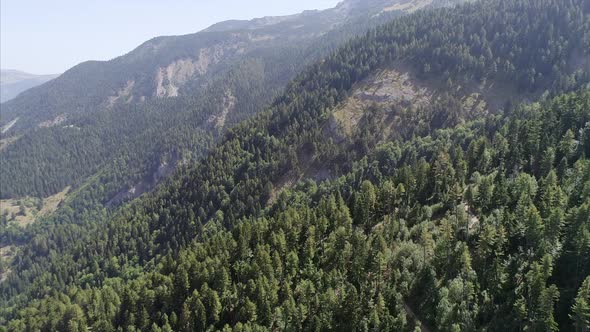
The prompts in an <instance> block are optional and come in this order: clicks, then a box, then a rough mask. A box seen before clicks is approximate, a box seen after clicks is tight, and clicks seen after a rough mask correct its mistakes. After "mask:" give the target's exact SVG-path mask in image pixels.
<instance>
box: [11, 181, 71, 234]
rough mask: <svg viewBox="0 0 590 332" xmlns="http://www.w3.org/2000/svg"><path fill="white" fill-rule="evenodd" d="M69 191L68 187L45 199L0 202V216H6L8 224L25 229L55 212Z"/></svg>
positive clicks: (33, 198)
mask: <svg viewBox="0 0 590 332" xmlns="http://www.w3.org/2000/svg"><path fill="white" fill-rule="evenodd" d="M69 191H70V187H67V188H65V189H64V190H63V191H62V192H60V193H57V194H55V195H53V196H50V197H47V198H45V199H41V198H35V197H25V198H20V199H5V200H0V215H2V216H6V219H7V220H8V223H15V224H16V225H18V226H20V227H26V226H28V225H30V224H32V223H33V222H35V220H37V219H38V218H40V217H43V216H47V215H50V214H51V213H53V212H54V211H55V210H57V208H58V206H59V204H60V203H61V202H63V201H64V199H65V198H66V196H67V194H68V192H69Z"/></svg>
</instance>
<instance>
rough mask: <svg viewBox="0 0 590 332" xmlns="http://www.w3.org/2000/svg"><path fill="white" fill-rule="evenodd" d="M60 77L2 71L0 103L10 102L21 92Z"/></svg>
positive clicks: (0, 76)
mask: <svg viewBox="0 0 590 332" xmlns="http://www.w3.org/2000/svg"><path fill="white" fill-rule="evenodd" d="M57 76H59V75H35V74H30V73H25V72H22V71H19V70H14V69H1V70H0V102H1V103H3V102H5V101H9V100H11V99H13V98H15V97H16V96H18V95H19V94H20V93H21V92H23V91H26V90H28V89H30V88H34V87H36V86H38V85H41V84H43V83H45V82H47V81H50V80H52V79H54V78H56V77H57Z"/></svg>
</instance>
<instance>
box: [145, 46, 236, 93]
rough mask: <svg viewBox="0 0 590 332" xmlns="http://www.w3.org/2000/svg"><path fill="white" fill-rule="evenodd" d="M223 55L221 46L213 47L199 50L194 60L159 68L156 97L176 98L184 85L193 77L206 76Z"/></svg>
mask: <svg viewBox="0 0 590 332" xmlns="http://www.w3.org/2000/svg"><path fill="white" fill-rule="evenodd" d="M225 54H226V49H224V47H223V46H221V45H215V46H213V47H208V48H202V49H200V50H199V54H198V55H197V57H196V58H195V59H190V58H185V59H180V60H177V61H175V62H173V63H171V64H170V65H168V66H167V67H163V68H159V69H158V71H157V73H156V77H155V83H156V90H155V95H156V97H158V98H163V97H177V96H178V91H179V89H180V88H181V87H182V86H183V85H184V84H185V83H187V82H188V81H190V80H191V79H193V78H194V77H195V76H198V75H204V74H206V73H207V72H208V71H209V68H210V67H211V66H213V65H215V64H217V63H219V62H220V61H221V60H222V58H223V56H224V55H225Z"/></svg>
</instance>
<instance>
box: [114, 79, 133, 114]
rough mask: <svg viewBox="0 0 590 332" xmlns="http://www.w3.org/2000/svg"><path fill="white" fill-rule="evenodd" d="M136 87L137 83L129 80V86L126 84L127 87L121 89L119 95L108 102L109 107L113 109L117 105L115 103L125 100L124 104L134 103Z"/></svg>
mask: <svg viewBox="0 0 590 332" xmlns="http://www.w3.org/2000/svg"><path fill="white" fill-rule="evenodd" d="M134 86H135V81H133V80H129V81H127V84H125V86H124V87H123V88H121V89H120V90H119V91H117V94H116V95H114V96H111V97H109V99H108V102H107V107H108V108H111V107H113V106H114V105H115V103H116V102H117V101H119V100H124V102H126V103H130V102H132V101H133V95H132V92H133V87H134Z"/></svg>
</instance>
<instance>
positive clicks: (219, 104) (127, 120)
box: [0, 0, 453, 205]
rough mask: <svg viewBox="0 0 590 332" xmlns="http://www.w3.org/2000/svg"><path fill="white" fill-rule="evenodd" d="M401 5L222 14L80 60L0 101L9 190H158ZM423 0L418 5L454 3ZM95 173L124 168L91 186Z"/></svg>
mask: <svg viewBox="0 0 590 332" xmlns="http://www.w3.org/2000/svg"><path fill="white" fill-rule="evenodd" d="M400 3H406V2H399V1H397V0H387V1H377V2H374V3H372V2H363V1H360V2H359V1H350V0H349V1H345V2H343V3H341V4H340V5H338V6H337V7H336V8H333V9H328V10H325V11H308V12H304V13H301V14H298V15H292V16H287V17H280V18H263V19H256V20H253V21H251V22H240V23H236V22H229V23H221V24H218V25H215V26H213V27H211V28H210V29H207V30H205V31H202V32H199V33H196V34H192V35H186V36H173V37H158V38H154V39H152V40H150V41H148V42H146V43H144V44H142V45H140V46H139V47H138V48H137V49H135V50H133V51H132V52H130V53H129V54H126V55H124V56H121V57H119V58H116V59H113V60H111V61H107V62H87V63H82V64H80V65H78V66H76V67H74V68H72V69H71V70H69V71H67V72H66V73H64V74H63V75H61V76H60V77H59V78H57V79H56V80H54V81H51V82H49V83H48V84H46V85H44V86H42V87H39V88H37V89H34V90H31V91H28V92H26V93H24V94H23V95H21V96H19V98H16V99H14V100H12V101H10V102H8V103H6V104H4V105H3V110H2V115H1V119H0V124H2V125H3V127H4V130H3V135H2V145H0V149H1V150H0V153H1V154H2V155H3V158H1V159H0V166H1V167H2V169H3V172H1V173H0V180H2V183H3V186H2V188H1V190H0V196H1V197H2V198H17V197H25V196H35V197H48V196H50V195H53V194H56V193H59V192H62V191H63V189H64V188H66V187H68V186H74V187H88V186H103V187H105V188H108V190H106V191H105V192H104V194H103V197H102V198H101V201H102V202H103V203H105V204H108V205H117V203H119V202H121V201H124V200H126V199H129V198H133V197H135V196H137V195H139V194H141V193H143V192H145V191H149V190H150V189H151V188H153V186H154V185H155V184H157V183H158V182H159V181H160V180H161V179H162V178H165V176H161V172H159V171H158V170H159V169H162V168H165V169H174V168H175V167H176V166H177V165H178V164H182V163H186V162H188V161H189V160H194V159H198V158H200V157H201V156H203V154H204V153H205V152H206V150H207V148H208V147H209V146H211V145H212V144H213V142H215V141H216V140H217V139H218V138H219V137H220V136H221V135H222V134H223V133H224V132H225V131H226V130H227V129H228V128H231V127H232V126H233V125H235V124H236V123H238V122H239V121H241V120H244V119H246V118H248V117H249V116H251V115H253V114H255V113H256V112H258V111H259V110H260V109H263V108H264V107H265V106H266V105H268V104H269V103H270V102H271V101H272V99H273V98H274V97H275V96H276V95H277V94H279V93H280V92H281V91H282V90H283V89H284V87H285V85H286V84H287V83H288V82H289V80H290V79H292V78H293V77H294V76H295V75H296V74H297V73H298V72H299V71H300V70H301V69H302V68H304V67H305V66H306V65H307V64H309V63H311V62H313V61H316V60H318V59H320V58H321V57H322V56H325V55H326V54H329V52H331V51H332V50H334V49H335V48H336V47H337V46H338V45H341V44H342V43H344V42H345V41H346V40H347V39H348V38H351V37H354V36H357V35H359V34H363V33H365V31H366V30H367V29H369V28H370V27H374V26H376V25H378V24H380V23H384V22H387V21H389V20H391V19H393V18H395V17H398V16H401V15H402V14H404V13H407V11H406V9H407V8H409V7H406V6H402V7H403V8H398V7H396V4H400ZM412 3H414V2H412ZM415 3H416V6H415V7H412V8H410V9H411V10H414V9H415V8H418V7H426V6H432V7H435V6H443V5H450V4H452V3H453V2H450V1H427V2H425V1H417V2H415ZM410 9H408V10H410ZM411 10H410V11H411ZM162 137H166V138H167V139H162ZM123 160H124V164H122V163H121V161H123ZM167 173H169V172H168V171H167V172H164V174H167ZM98 174H109V175H112V174H117V176H116V177H115V176H112V177H111V180H107V179H105V181H107V182H108V183H107V184H105V183H92V184H88V183H85V181H86V180H88V179H90V180H92V179H97V175H98Z"/></svg>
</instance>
